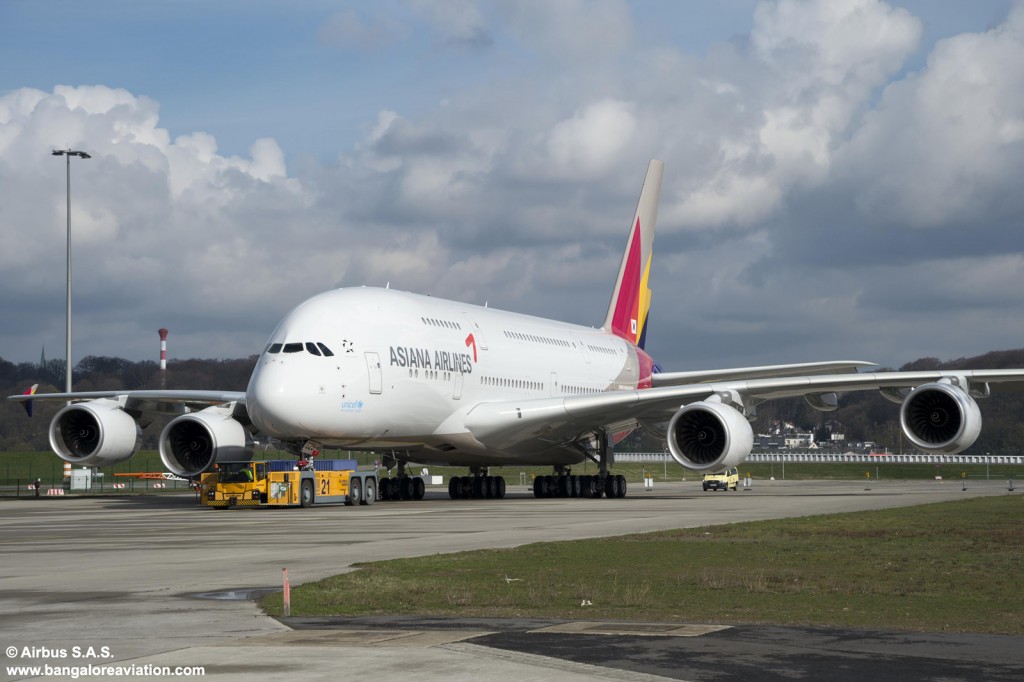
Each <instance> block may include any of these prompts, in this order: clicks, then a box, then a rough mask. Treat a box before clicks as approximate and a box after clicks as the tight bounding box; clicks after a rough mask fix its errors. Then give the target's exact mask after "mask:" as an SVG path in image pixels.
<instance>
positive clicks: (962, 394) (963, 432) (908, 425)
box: [900, 382, 981, 455]
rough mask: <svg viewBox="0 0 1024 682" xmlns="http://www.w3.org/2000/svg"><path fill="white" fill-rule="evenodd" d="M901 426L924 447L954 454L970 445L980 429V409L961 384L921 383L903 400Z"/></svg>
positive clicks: (914, 441)
mask: <svg viewBox="0 0 1024 682" xmlns="http://www.w3.org/2000/svg"><path fill="white" fill-rule="evenodd" d="M900 426H901V427H902V428H903V433H905V434H906V436H907V438H909V439H910V442H912V443H913V444H914V445H916V446H917V447H919V448H921V449H922V450H926V451H928V452H936V453H940V454H944V455H955V454H956V453H958V452H962V451H963V450H965V449H967V448H969V447H970V446H971V444H972V443H974V441H975V440H976V439H977V438H978V434H979V433H981V410H979V409H978V403H976V402H974V398H972V397H971V396H969V395H968V394H967V392H966V391H964V390H963V389H962V388H960V387H958V386H954V385H953V384H949V383H941V382H940V383H934V384H922V385H921V386H918V387H917V388H915V389H914V390H913V391H911V392H910V394H909V395H908V396H907V397H906V399H905V400H904V401H903V406H902V407H901V408H900Z"/></svg>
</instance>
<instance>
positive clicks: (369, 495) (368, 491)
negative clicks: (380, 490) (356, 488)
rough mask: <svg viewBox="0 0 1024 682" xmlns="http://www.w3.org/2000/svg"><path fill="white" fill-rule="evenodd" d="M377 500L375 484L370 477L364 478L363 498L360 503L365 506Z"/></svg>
mask: <svg viewBox="0 0 1024 682" xmlns="http://www.w3.org/2000/svg"><path fill="white" fill-rule="evenodd" d="M376 501H377V485H376V483H375V482H374V480H373V479H372V478H368V479H366V487H365V488H364V489H363V499H362V502H360V504H365V505H367V506H369V505H371V504H373V503H374V502H376Z"/></svg>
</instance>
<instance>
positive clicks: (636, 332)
mask: <svg viewBox="0 0 1024 682" xmlns="http://www.w3.org/2000/svg"><path fill="white" fill-rule="evenodd" d="M663 169H664V164H663V163H662V162H661V161H658V160H657V159H655V160H653V161H651V163H650V165H649V166H648V167H647V176H646V177H645V178H644V187H643V189H642V190H641V191H640V201H639V202H637V207H636V215H634V216H633V224H632V228H631V229H630V231H629V239H628V240H627V241H626V252H625V253H624V254H623V255H622V263H621V264H620V265H619V276H618V279H616V280H615V289H614V290H613V291H612V300H611V303H610V305H609V306H608V314H607V315H606V316H605V320H604V328H605V329H606V330H608V331H610V332H612V333H613V334H615V335H616V336H620V337H622V338H624V339H628V340H629V341H630V342H631V343H633V344H635V345H636V346H638V347H640V348H643V347H644V342H645V341H646V334H647V313H648V311H649V310H650V307H651V290H650V288H649V286H648V281H649V277H650V274H651V252H652V246H653V244H654V227H655V224H656V223H657V221H658V197H659V195H660V194H661V175H662V170H663Z"/></svg>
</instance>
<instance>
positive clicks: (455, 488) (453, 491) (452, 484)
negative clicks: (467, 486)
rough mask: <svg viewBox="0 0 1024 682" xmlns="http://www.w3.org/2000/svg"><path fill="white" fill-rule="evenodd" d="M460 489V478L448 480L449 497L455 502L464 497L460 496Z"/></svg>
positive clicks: (453, 477) (455, 477) (454, 477)
mask: <svg viewBox="0 0 1024 682" xmlns="http://www.w3.org/2000/svg"><path fill="white" fill-rule="evenodd" d="M460 487H461V486H460V485H459V477H458V476H452V477H451V478H450V479H449V480H448V497H449V498H451V499H453V500H457V499H459V498H460V497H462V495H460V494H459V493H460V492H461V491H460V490H459V488H460Z"/></svg>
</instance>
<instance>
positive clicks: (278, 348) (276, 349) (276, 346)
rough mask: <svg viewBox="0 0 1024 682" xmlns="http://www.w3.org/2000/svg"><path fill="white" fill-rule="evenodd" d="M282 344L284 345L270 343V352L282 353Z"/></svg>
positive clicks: (268, 350)
mask: <svg viewBox="0 0 1024 682" xmlns="http://www.w3.org/2000/svg"><path fill="white" fill-rule="evenodd" d="M281 346H282V344H280V343H272V344H270V348H268V349H267V352H268V353H280V352H281Z"/></svg>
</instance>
